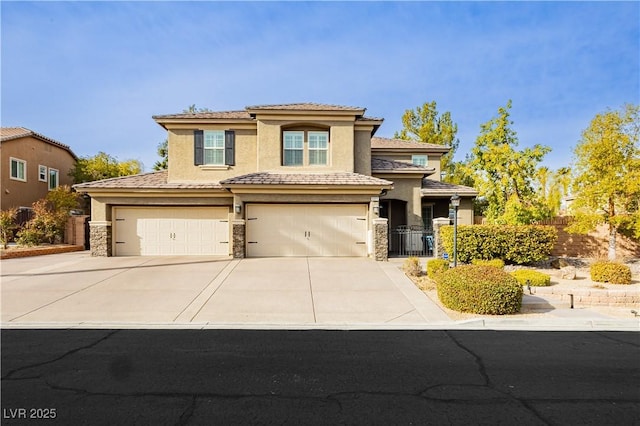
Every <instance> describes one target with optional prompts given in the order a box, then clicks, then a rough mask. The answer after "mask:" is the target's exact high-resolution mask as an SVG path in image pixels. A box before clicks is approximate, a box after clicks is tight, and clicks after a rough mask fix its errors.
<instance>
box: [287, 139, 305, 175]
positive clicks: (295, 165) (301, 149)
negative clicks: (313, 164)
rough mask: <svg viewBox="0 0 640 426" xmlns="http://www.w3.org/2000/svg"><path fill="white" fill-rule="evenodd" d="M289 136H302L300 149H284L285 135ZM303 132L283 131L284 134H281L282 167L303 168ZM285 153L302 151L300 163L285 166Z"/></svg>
mask: <svg viewBox="0 0 640 426" xmlns="http://www.w3.org/2000/svg"><path fill="white" fill-rule="evenodd" d="M287 134H290V135H293V134H298V135H300V134H301V135H302V147H301V148H300V149H298V148H295V149H294V148H288V149H287V148H286V146H285V139H286V135H287ZM304 135H305V132H304V130H285V131H284V132H282V165H283V166H285V167H303V166H304V165H305V155H304V151H305V149H304V144H305V138H304ZM287 151H302V162H301V163H300V164H286V163H285V158H286V152H287Z"/></svg>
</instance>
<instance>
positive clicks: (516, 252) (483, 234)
mask: <svg viewBox="0 0 640 426" xmlns="http://www.w3.org/2000/svg"><path fill="white" fill-rule="evenodd" d="M440 236H441V238H442V245H443V246H444V249H445V250H446V251H447V252H448V253H453V226H450V225H449V226H443V227H441V228H440ZM557 239H558V231H557V230H556V229H555V228H554V227H553V226H541V225H521V226H506V225H458V260H459V261H460V262H463V263H469V262H471V261H472V260H473V259H484V260H490V259H503V260H505V261H506V262H509V263H515V264H518V265H524V264H528V263H533V262H537V261H540V260H544V259H547V258H548V257H549V255H550V254H551V250H553V246H554V244H555V243H556V240H557Z"/></svg>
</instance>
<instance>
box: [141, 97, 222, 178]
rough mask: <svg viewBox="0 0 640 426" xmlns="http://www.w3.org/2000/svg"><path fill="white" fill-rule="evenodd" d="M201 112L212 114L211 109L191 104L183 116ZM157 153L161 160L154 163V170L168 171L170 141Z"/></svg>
mask: <svg viewBox="0 0 640 426" xmlns="http://www.w3.org/2000/svg"><path fill="white" fill-rule="evenodd" d="M199 112H211V110H210V109H209V108H199V107H197V106H196V104H191V105H189V106H188V107H187V108H185V109H183V110H182V113H183V114H197V113H199ZM157 153H158V156H159V157H160V160H158V161H156V162H155V163H154V165H153V170H166V169H167V168H168V167H169V139H165V140H164V142H160V143H159V144H158V148H157Z"/></svg>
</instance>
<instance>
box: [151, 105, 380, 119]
mask: <svg viewBox="0 0 640 426" xmlns="http://www.w3.org/2000/svg"><path fill="white" fill-rule="evenodd" d="M250 110H251V111H260V110H264V111H269V110H271V111H273V110H277V111H334V112H335V111H351V112H355V113H358V114H357V115H358V116H357V117H356V120H357V121H366V120H374V121H382V120H383V119H382V118H377V117H365V116H364V115H361V114H364V111H366V108H361V107H351V106H342V105H329V104H317V103H312V102H305V103H295V104H278V105H254V106H248V107H246V108H245V110H242V111H207V112H183V113H178V114H160V115H154V116H153V117H152V118H153V119H154V120H169V119H190V118H191V119H218V120H255V117H254V115H253V114H251V113H249V111H250Z"/></svg>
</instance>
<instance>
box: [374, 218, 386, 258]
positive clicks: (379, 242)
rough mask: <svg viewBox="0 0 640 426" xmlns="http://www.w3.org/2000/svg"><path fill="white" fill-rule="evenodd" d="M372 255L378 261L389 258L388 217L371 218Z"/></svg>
mask: <svg viewBox="0 0 640 426" xmlns="http://www.w3.org/2000/svg"><path fill="white" fill-rule="evenodd" d="M373 257H374V259H375V260H378V261H386V260H388V259H389V224H388V219H385V218H378V219H373Z"/></svg>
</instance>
